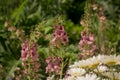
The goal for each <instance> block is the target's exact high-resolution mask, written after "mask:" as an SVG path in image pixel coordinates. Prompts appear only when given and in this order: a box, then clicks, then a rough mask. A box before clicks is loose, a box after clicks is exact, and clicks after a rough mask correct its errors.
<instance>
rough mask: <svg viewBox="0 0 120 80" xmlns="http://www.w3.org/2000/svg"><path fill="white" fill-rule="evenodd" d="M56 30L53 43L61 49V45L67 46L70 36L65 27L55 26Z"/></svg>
mask: <svg viewBox="0 0 120 80" xmlns="http://www.w3.org/2000/svg"><path fill="white" fill-rule="evenodd" d="M54 29H55V30H54V33H53V39H52V41H51V43H52V44H53V45H54V46H56V47H60V45H61V44H63V45H66V44H67V43H68V36H67V33H66V31H65V29H64V26H62V25H58V26H55V28H54Z"/></svg>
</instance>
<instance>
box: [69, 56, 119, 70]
mask: <svg viewBox="0 0 120 80" xmlns="http://www.w3.org/2000/svg"><path fill="white" fill-rule="evenodd" d="M100 63H103V64H112V65H116V64H120V56H116V55H110V56H107V55H98V56H93V57H92V58H88V59H86V60H81V61H79V62H75V63H74V64H73V65H71V66H70V68H75V67H80V68H86V67H87V68H94V67H96V66H98V65H99V64H100Z"/></svg>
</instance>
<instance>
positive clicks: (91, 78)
mask: <svg viewBox="0 0 120 80" xmlns="http://www.w3.org/2000/svg"><path fill="white" fill-rule="evenodd" d="M76 80H100V78H98V77H97V75H96V74H86V75H85V76H80V77H77V78H76Z"/></svg>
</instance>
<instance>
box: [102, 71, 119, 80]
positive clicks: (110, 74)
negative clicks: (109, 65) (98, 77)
mask: <svg viewBox="0 0 120 80" xmlns="http://www.w3.org/2000/svg"><path fill="white" fill-rule="evenodd" d="M102 75H104V76H107V77H109V78H110V79H111V80H120V72H105V73H102Z"/></svg>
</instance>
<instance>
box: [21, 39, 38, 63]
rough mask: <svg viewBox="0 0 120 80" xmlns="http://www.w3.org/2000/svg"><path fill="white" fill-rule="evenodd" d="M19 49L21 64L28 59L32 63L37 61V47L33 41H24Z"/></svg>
mask: <svg viewBox="0 0 120 80" xmlns="http://www.w3.org/2000/svg"><path fill="white" fill-rule="evenodd" d="M21 47H22V50H21V60H22V61H23V62H24V61H26V60H27V59H28V58H31V60H33V61H37V60H38V52H37V47H38V45H37V44H36V43H35V42H34V41H29V40H26V41H25V42H24V43H22V44H21Z"/></svg>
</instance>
